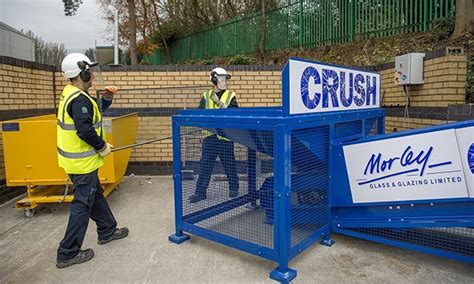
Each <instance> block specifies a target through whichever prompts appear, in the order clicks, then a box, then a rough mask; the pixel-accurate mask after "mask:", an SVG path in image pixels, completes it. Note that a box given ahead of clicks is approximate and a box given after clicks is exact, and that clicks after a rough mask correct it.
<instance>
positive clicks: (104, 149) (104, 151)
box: [98, 143, 114, 158]
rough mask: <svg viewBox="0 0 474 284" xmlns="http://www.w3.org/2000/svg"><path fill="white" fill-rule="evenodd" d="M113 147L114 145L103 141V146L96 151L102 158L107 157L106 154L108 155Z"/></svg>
mask: <svg viewBox="0 0 474 284" xmlns="http://www.w3.org/2000/svg"><path fill="white" fill-rule="evenodd" d="M113 147H114V145H112V144H109V143H105V146H104V147H102V149H100V150H99V151H98V153H99V155H100V156H101V157H102V158H105V157H107V156H108V155H110V153H111V151H112V148H113Z"/></svg>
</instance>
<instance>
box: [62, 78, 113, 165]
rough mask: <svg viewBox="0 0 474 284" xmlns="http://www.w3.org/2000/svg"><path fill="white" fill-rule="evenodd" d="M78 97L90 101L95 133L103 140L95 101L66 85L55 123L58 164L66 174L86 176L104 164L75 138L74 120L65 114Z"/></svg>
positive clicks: (95, 153)
mask: <svg viewBox="0 0 474 284" xmlns="http://www.w3.org/2000/svg"><path fill="white" fill-rule="evenodd" d="M78 96H85V97H87V98H88V99H89V100H90V101H91V103H92V107H93V112H94V113H93V123H94V128H95V131H96V132H97V135H99V136H101V137H102V138H103V139H105V138H104V137H103V135H102V114H101V113H100V110H99V106H98V105H97V103H96V101H95V100H94V99H92V98H91V97H90V96H89V95H88V94H86V93H85V92H84V91H82V90H81V89H78V88H76V87H74V86H73V85H71V84H68V85H67V86H66V87H65V88H64V90H63V92H62V94H61V99H60V101H59V107H58V123H57V124H58V125H57V136H58V137H57V142H58V145H57V146H58V162H59V166H60V167H61V168H63V169H64V170H65V171H66V173H67V174H88V173H90V172H93V171H95V170H96V169H98V168H99V167H101V166H102V165H103V164H104V158H102V157H101V156H100V155H99V154H98V153H97V152H96V150H95V149H94V148H93V147H92V146H90V145H89V144H87V143H86V142H84V141H83V140H82V139H81V138H79V136H77V133H76V127H75V126H74V120H73V119H72V118H71V116H69V114H68V112H67V108H68V105H69V103H70V102H71V101H72V100H73V99H74V98H77V97H78Z"/></svg>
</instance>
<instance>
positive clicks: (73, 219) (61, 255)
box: [56, 53, 128, 268]
mask: <svg viewBox="0 0 474 284" xmlns="http://www.w3.org/2000/svg"><path fill="white" fill-rule="evenodd" d="M96 65H97V63H92V62H91V61H90V60H89V58H88V57H87V56H85V55H84V54H80V53H72V54H69V55H68V56H66V57H65V58H64V60H63V62H62V64H61V69H62V72H63V75H64V77H66V79H69V80H70V83H69V84H67V85H66V87H65V88H64V90H63V92H62V94H61V98H60V102H59V107H58V123H57V124H58V125H57V147H58V162H59V166H60V167H61V168H63V169H64V171H65V172H66V173H67V174H68V175H69V178H70V179H71V181H72V183H73V185H74V200H73V201H72V203H71V207H70V213H69V222H68V225H67V229H66V233H65V235H64V238H63V240H62V241H61V243H60V244H59V248H58V252H57V261H56V266H57V267H58V268H64V267H68V266H71V265H73V264H78V263H82V262H86V261H88V260H90V259H92V257H94V251H93V250H92V249H86V250H81V246H82V243H83V241H84V237H85V235H86V231H87V225H88V224H89V218H90V219H92V220H94V222H95V223H96V225H97V235H98V239H99V240H98V243H99V245H102V244H106V243H108V242H110V241H112V240H116V239H121V238H124V237H126V236H127V235H128V229H127V228H125V227H124V228H117V222H116V221H115V218H114V215H113V214H112V211H111V210H110V207H109V204H108V203H107V201H106V200H105V197H104V195H103V189H102V186H101V185H100V181H99V176H98V174H97V172H98V169H99V167H101V166H102V165H103V164H104V158H105V157H106V156H107V155H109V154H110V152H111V147H112V145H110V144H108V143H107V142H106V141H105V133H104V131H103V129H102V114H101V112H102V111H104V110H105V109H107V108H108V107H109V106H110V105H111V104H112V97H113V95H114V94H115V93H116V92H117V91H118V89H117V88H116V87H114V86H108V87H106V89H105V92H104V93H103V94H102V97H101V98H100V101H97V100H96V99H95V98H93V97H92V96H90V95H89V93H88V92H87V91H88V90H89V88H90V87H91V86H92V81H93V79H94V76H93V73H92V68H93V67H94V66H96ZM99 105H101V108H102V109H99Z"/></svg>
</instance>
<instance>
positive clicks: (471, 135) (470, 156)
mask: <svg viewBox="0 0 474 284" xmlns="http://www.w3.org/2000/svg"><path fill="white" fill-rule="evenodd" d="M456 136H457V138H458V145H459V155H460V156H461V162H462V165H463V168H464V176H465V178H466V182H467V188H468V190H469V197H471V198H474V126H472V127H466V128H460V129H456Z"/></svg>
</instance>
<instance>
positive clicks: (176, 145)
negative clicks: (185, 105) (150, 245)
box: [168, 122, 190, 244]
mask: <svg viewBox="0 0 474 284" xmlns="http://www.w3.org/2000/svg"><path fill="white" fill-rule="evenodd" d="M180 142H181V141H180V130H179V126H178V124H177V123H176V122H173V171H174V175H173V178H174V204H175V208H174V212H175V224H176V234H173V235H170V236H169V237H168V240H169V241H170V242H173V243H175V244H181V243H183V242H185V241H187V240H189V238H190V236H189V235H187V234H185V233H183V231H182V230H181V223H182V222H183V206H182V200H183V198H182V184H181V151H180Z"/></svg>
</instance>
